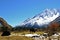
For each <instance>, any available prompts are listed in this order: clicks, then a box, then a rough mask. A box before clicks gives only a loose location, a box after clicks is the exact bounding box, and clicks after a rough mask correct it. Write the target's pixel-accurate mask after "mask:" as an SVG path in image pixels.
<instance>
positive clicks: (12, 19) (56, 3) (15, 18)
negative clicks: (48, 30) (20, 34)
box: [0, 0, 60, 26]
mask: <svg viewBox="0 0 60 40" xmlns="http://www.w3.org/2000/svg"><path fill="white" fill-rule="evenodd" d="M46 8H58V9H59V8H60V0H0V17H2V18H4V19H5V20H6V21H7V22H8V23H9V24H10V25H12V26H16V25H19V24H20V23H21V22H23V21H24V20H26V19H27V18H31V17H33V16H34V15H36V14H38V13H40V12H41V11H42V10H44V9H46Z"/></svg>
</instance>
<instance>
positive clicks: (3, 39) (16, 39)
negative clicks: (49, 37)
mask: <svg viewBox="0 0 60 40" xmlns="http://www.w3.org/2000/svg"><path fill="white" fill-rule="evenodd" d="M0 40H33V39H32V38H28V37H21V36H0Z"/></svg>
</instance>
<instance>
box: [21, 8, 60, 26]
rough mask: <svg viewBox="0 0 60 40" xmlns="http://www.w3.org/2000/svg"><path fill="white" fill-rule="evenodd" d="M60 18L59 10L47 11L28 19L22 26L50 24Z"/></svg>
mask: <svg viewBox="0 0 60 40" xmlns="http://www.w3.org/2000/svg"><path fill="white" fill-rule="evenodd" d="M59 16H60V10H58V9H45V10H44V11H43V12H41V13H39V14H38V15H35V16H34V17H33V18H28V19H27V20H25V21H24V22H23V23H21V25H32V26H33V25H34V24H35V23H36V24H37V25H39V26H42V25H45V24H49V23H50V22H52V21H53V20H55V19H56V18H57V17H59Z"/></svg>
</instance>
